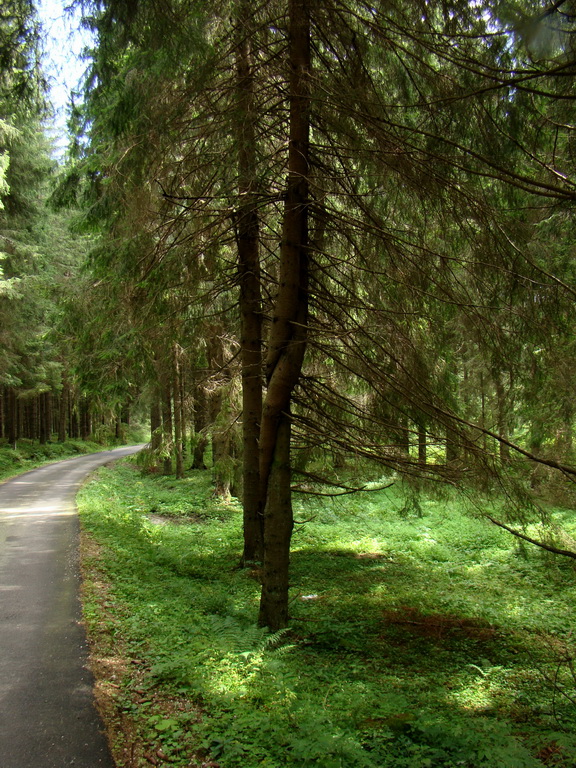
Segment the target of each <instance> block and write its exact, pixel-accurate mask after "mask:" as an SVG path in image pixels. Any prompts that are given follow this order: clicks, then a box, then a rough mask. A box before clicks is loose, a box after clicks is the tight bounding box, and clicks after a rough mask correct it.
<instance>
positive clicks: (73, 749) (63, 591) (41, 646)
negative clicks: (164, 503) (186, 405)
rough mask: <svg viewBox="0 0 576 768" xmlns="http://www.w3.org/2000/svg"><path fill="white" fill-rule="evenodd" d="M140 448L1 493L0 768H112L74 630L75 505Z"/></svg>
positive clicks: (100, 456)
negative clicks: (96, 480) (93, 477)
mask: <svg viewBox="0 0 576 768" xmlns="http://www.w3.org/2000/svg"><path fill="white" fill-rule="evenodd" d="M139 448H140V446H134V447H130V448H118V449H116V450H113V451H103V452H101V453H96V454H92V455H89V456H81V457H78V458H75V459H68V460H67V461H61V462H58V463H57V464H50V465H49V466H46V467H42V468H41V469H35V470H33V471H31V472H27V473H26V474H24V475H20V476H19V477H16V478H14V479H12V480H9V481H8V482H6V483H4V484H3V485H0V768H65V767H66V766H75V768H114V763H113V761H112V758H111V756H110V752H109V750H108V745H107V743H106V739H105V738H104V736H103V734H102V731H101V723H100V721H99V718H98V715H97V712H96V709H95V707H94V703H93V696H92V685H93V681H92V678H91V675H90V673H89V671H88V669H87V667H86V664H87V647H86V638H85V635H84V631H83V628H82V627H81V625H80V623H79V622H80V616H81V614H80V602H79V597H78V593H79V572H78V518H77V515H76V506H75V501H74V500H75V496H76V493H77V491H78V488H79V486H80V484H81V483H82V481H83V479H84V478H85V477H86V475H87V474H88V473H89V472H91V471H92V470H94V469H96V467H99V466H101V465H102V464H105V463H107V462H109V461H111V460H112V459H116V458H120V457H122V456H127V455H128V454H130V453H135V452H136V451H137V450H139Z"/></svg>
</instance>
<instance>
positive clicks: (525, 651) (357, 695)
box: [80, 466, 576, 768]
mask: <svg viewBox="0 0 576 768" xmlns="http://www.w3.org/2000/svg"><path fill="white" fill-rule="evenodd" d="M80 501H81V508H82V519H83V525H84V527H85V529H86V530H87V531H89V532H90V534H91V536H93V537H94V538H95V539H96V540H97V541H98V542H99V543H100V545H101V546H102V556H103V558H104V561H103V565H104V567H105V571H106V574H107V578H108V579H109V580H110V582H111V584H112V594H111V596H109V597H107V600H106V601H107V606H106V611H107V612H108V613H109V612H110V611H112V612H113V613H114V614H115V615H116V616H117V622H118V623H117V626H118V627H119V629H118V631H119V632H120V634H121V636H122V639H123V642H124V643H126V645H127V648H128V649H129V653H130V655H131V656H132V657H134V658H136V659H138V661H139V664H138V665H136V667H129V670H131V672H130V671H129V677H128V678H127V680H126V681H125V682H124V687H125V690H126V691H127V694H126V695H127V697H128V698H127V700H126V701H130V702H132V703H130V704H128V703H125V704H123V706H125V707H131V710H130V711H131V712H132V713H133V714H134V713H135V714H136V715H137V721H138V714H139V709H138V706H137V704H136V705H135V704H134V703H133V701H134V700H133V699H132V698H130V697H131V693H130V692H131V691H132V690H133V689H136V688H137V689H138V690H140V691H141V690H142V689H145V690H149V691H151V692H156V693H158V692H164V694H166V695H172V696H178V697H185V698H186V699H188V700H190V701H193V702H195V703H196V704H199V705H201V706H202V708H203V709H204V712H205V714H204V716H203V718H202V721H201V722H191V721H185V722H184V720H183V721H182V722H180V721H179V720H178V718H176V720H177V721H178V722H177V724H176V725H177V728H178V729H180V730H181V731H182V733H184V734H187V736H186V738H188V737H189V738H190V740H191V741H190V743H192V742H193V741H194V742H195V743H196V744H200V745H201V746H202V749H203V750H204V752H205V753H206V754H207V755H209V756H211V757H212V758H213V759H216V760H217V761H218V762H219V764H220V765H221V766H222V767H223V768H240V766H242V768H252V767H253V766H254V768H255V767H256V766H263V765H268V766H274V768H281V767H282V766H284V765H286V766H301V768H308V766H312V767H313V766H319V767H320V768H334V767H335V766H342V768H344V767H345V768H355V766H359V767H360V766H363V767H364V766H365V767H366V768H388V766H390V768H392V767H393V768H398V766H400V768H402V766H406V768H428V767H429V766H440V767H441V768H442V767H444V768H453V767H455V766H461V765H464V766H467V768H499V767H500V766H501V768H515V767H519V766H524V767H525V768H530V767H532V768H533V767H534V766H539V765H542V764H543V763H542V762H541V761H539V760H538V759H537V755H538V754H539V751H540V749H541V748H542V747H543V746H546V745H547V744H550V743H552V742H554V743H555V744H558V743H560V742H562V747H561V749H560V748H558V749H556V748H555V752H554V754H555V755H556V758H555V759H556V762H555V763H554V764H555V765H557V766H562V767H563V768H568V766H572V765H573V764H574V762H575V761H576V739H575V730H574V724H573V720H574V714H575V712H574V707H573V706H572V705H571V704H570V702H569V701H567V700H566V699H565V698H562V697H561V696H558V695H557V693H556V694H555V692H554V691H553V689H552V688H551V686H550V684H549V683H547V682H546V680H545V679H544V678H545V675H546V674H547V673H548V672H553V671H554V664H556V665H558V663H559V659H560V657H561V655H562V648H563V645H562V644H563V643H564V644H565V643H566V642H570V640H569V633H570V630H571V629H572V628H573V627H574V625H575V623H576V622H575V619H576V612H575V607H574V606H575V601H574V598H575V597H576V579H575V575H576V574H575V571H574V568H573V566H572V564H571V563H569V562H566V561H561V562H559V561H558V560H557V559H553V558H551V557H549V556H548V555H543V554H542V553H541V552H539V551H538V550H536V549H533V548H529V549H528V550H526V549H525V548H519V547H518V544H517V542H516V541H515V540H514V539H513V538H512V537H510V536H509V535H508V534H506V533H505V532H504V531H502V530H500V529H498V528H495V527H494V526H492V525H490V524H487V523H486V522H485V521H483V520H480V519H476V518H473V517H470V516H468V515H466V514H464V512H463V509H462V505H461V503H460V501H459V499H458V497H457V496H454V497H452V498H444V499H443V500H442V501H441V502H439V501H437V500H434V499H426V498H423V499H422V500H421V504H420V507H421V510H422V516H421V517H418V516H410V515H408V516H406V515H405V513H404V512H403V513H402V515H400V514H399V513H400V511H402V510H404V509H405V503H404V500H403V498H402V497H401V495H395V493H393V492H392V491H391V490H388V491H386V492H381V493H371V494H359V495H358V496H357V497H347V498H346V499H345V500H344V499H327V500H324V501H322V502H320V501H319V500H317V499H313V500H304V501H302V502H298V503H297V509H296V517H297V519H298V520H300V521H303V520H307V521H309V522H306V523H304V524H301V525H297V526H296V530H295V536H294V542H293V543H294V547H293V556H292V578H291V604H290V609H291V614H292V617H293V620H292V623H291V629H290V631H289V632H288V633H281V634H280V635H279V636H278V637H273V638H270V637H268V636H267V635H266V633H265V632H263V631H262V630H260V629H258V628H257V627H256V617H257V611H258V600H259V585H258V582H257V579H256V578H255V577H254V574H252V573H251V572H250V571H248V570H243V569H239V568H238V567H237V566H238V562H239V559H240V553H241V550H242V536H241V519H242V513H241V509H240V506H239V505H238V504H237V503H236V502H234V501H233V502H231V503H222V502H219V501H218V500H216V499H214V498H213V497H212V494H211V487H210V480H209V477H208V476H207V473H201V472H197V473H193V474H191V475H190V477H187V478H186V479H185V480H184V481H180V482H176V481H175V480H174V479H173V478H150V477H142V476H140V475H139V474H138V472H137V470H135V469H133V468H132V467H130V466H118V467H116V468H115V469H113V470H103V471H102V472H101V474H100V478H99V480H97V481H96V482H94V483H92V484H91V485H90V486H88V487H86V488H85V489H84V490H83V492H82V495H81V499H80ZM562 514H563V513H562ZM171 521H172V522H171ZM97 602H98V601H97V600H94V601H93V602H92V603H91V604H90V605H88V606H87V611H88V615H89V616H90V621H91V622H95V621H97V617H98V611H99V610H101V609H99V607H98V604H97ZM134 669H135V670H137V672H138V674H137V675H136V674H135V672H134ZM130 674H132V675H133V677H130ZM562 680H563V685H566V684H568V683H569V678H568V677H566V675H564V677H563V678H562ZM139 695H140V694H139ZM150 695H152V694H150ZM160 714H161V715H162V716H165V713H164V714H162V712H160ZM146 716H147V717H149V716H150V712H149V710H148V709H147V710H146ZM161 722H164V721H161ZM143 727H144V726H143ZM146 727H147V728H148V730H149V725H148V726H146ZM175 729H176V726H174V729H172V731H170V729H169V728H167V731H168V733H167V735H166V737H164V736H163V734H162V733H161V732H160V731H158V729H157V728H154V729H153V734H154V737H155V738H156V739H157V740H158V742H159V743H161V744H162V745H163V746H162V748H163V750H164V752H165V753H167V754H168V752H169V754H170V760H171V762H172V763H173V764H176V765H181V766H184V765H190V764H191V763H190V758H189V755H188V756H187V753H181V752H179V751H178V748H177V746H175V743H176V742H177V741H178V739H179V740H180V741H182V739H183V740H184V742H185V743H186V744H188V741H186V738H184V737H180V736H179V737H178V739H176V738H175V737H174V736H173V733H174V732H176V731H175ZM178 732H180V731H178ZM187 749H188V751H189V749H190V747H187ZM167 750H168V752H167ZM486 750H487V751H486ZM558 750H559V751H558ZM485 752H486V754H485Z"/></svg>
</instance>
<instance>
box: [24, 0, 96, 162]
mask: <svg viewBox="0 0 576 768" xmlns="http://www.w3.org/2000/svg"><path fill="white" fill-rule="evenodd" d="M70 2H71V0H37V2H36V6H37V9H38V16H39V18H40V21H41V23H42V27H43V30H44V51H45V54H44V71H45V73H46V75H47V76H48V80H49V83H50V99H51V101H52V104H53V105H54V108H55V110H56V115H55V118H54V129H53V130H54V137H55V154H56V156H57V157H58V156H61V155H62V154H63V152H64V150H65V147H66V107H67V105H68V103H69V99H70V92H71V91H72V90H75V89H76V88H77V87H78V83H79V81H80V79H81V78H82V75H83V73H84V70H85V69H86V66H87V62H86V61H84V60H82V51H83V50H84V48H85V47H86V46H87V45H89V44H90V36H89V34H88V32H87V31H86V30H85V29H81V28H80V15H81V14H80V12H79V10H76V11H74V12H72V11H67V10H65V9H66V7H67V6H69V5H70Z"/></svg>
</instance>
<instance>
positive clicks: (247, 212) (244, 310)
mask: <svg viewBox="0 0 576 768" xmlns="http://www.w3.org/2000/svg"><path fill="white" fill-rule="evenodd" d="M251 18H252V6H251V4H250V3H249V2H247V0H242V2H241V4H240V12H239V19H238V42H237V48H236V74H237V78H238V81H237V82H238V107H239V109H238V118H239V119H238V126H237V128H238V191H239V194H240V206H239V208H238V214H237V225H236V239H237V243H238V273H239V278H240V314H241V342H240V343H241V362H242V489H243V495H242V506H243V513H244V526H243V529H244V551H243V554H242V562H243V563H246V562H250V561H254V560H262V556H263V546H264V542H263V533H264V531H263V517H262V511H263V510H262V503H261V498H260V457H259V452H258V445H259V441H260V420H261V418H262V315H261V287H260V256H259V250H258V244H259V221H258V210H257V198H256V194H257V181H256V139H255V135H254V117H255V115H254V71H253V62H252V52H251V50H250V42H249V40H250V30H251Z"/></svg>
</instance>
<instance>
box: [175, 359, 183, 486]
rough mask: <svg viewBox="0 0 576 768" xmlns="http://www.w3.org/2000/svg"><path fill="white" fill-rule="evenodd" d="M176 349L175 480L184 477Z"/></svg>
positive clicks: (180, 403)
mask: <svg viewBox="0 0 576 768" xmlns="http://www.w3.org/2000/svg"><path fill="white" fill-rule="evenodd" d="M178 354H179V351H178V348H176V349H175V350H174V387H173V391H174V448H175V454H176V478H177V479H178V480H181V479H182V478H183V477H184V456H183V451H182V401H181V394H182V390H181V389H180V361H179V360H178Z"/></svg>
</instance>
